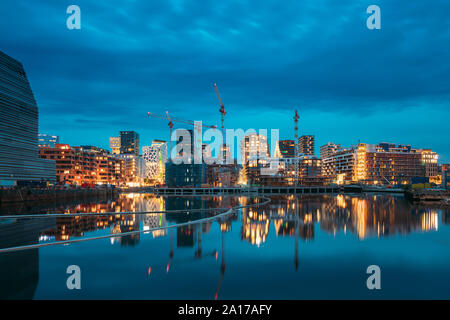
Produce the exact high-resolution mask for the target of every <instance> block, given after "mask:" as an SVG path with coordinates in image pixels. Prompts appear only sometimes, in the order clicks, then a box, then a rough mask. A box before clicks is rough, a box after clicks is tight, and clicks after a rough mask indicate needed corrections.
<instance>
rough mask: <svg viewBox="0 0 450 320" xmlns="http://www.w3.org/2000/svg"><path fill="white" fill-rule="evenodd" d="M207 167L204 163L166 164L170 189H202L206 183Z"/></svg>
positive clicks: (167, 182) (167, 181)
mask: <svg viewBox="0 0 450 320" xmlns="http://www.w3.org/2000/svg"><path fill="white" fill-rule="evenodd" d="M206 169H207V165H206V164H204V163H201V164H194V163H180V164H176V163H173V162H167V163H166V176H165V178H166V179H165V182H166V185H167V186H168V187H200V186H201V185H202V184H204V183H206Z"/></svg>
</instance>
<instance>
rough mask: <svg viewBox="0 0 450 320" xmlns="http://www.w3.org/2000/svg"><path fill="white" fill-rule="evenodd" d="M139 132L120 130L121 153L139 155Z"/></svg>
mask: <svg viewBox="0 0 450 320" xmlns="http://www.w3.org/2000/svg"><path fill="white" fill-rule="evenodd" d="M139 151H140V150H139V134H138V133H137V132H135V131H120V153H121V154H134V155H137V156H138V155H139Z"/></svg>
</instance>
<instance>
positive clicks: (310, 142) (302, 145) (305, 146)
mask: <svg viewBox="0 0 450 320" xmlns="http://www.w3.org/2000/svg"><path fill="white" fill-rule="evenodd" d="M298 152H299V154H302V153H303V154H304V155H311V156H313V155H314V136H301V137H300V138H299V139H298Z"/></svg>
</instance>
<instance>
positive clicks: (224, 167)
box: [206, 164, 239, 187]
mask: <svg viewBox="0 0 450 320" xmlns="http://www.w3.org/2000/svg"><path fill="white" fill-rule="evenodd" d="M238 180H239V166H238V165H237V164H211V165H208V166H207V176H206V183H207V184H208V185H211V186H214V187H232V186H235V185H237V184H238Z"/></svg>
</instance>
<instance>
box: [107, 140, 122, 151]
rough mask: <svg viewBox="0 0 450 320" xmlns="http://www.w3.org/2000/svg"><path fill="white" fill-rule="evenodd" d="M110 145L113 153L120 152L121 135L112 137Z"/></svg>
mask: <svg viewBox="0 0 450 320" xmlns="http://www.w3.org/2000/svg"><path fill="white" fill-rule="evenodd" d="M109 147H110V148H111V153H112V154H120V137H110V138H109Z"/></svg>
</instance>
